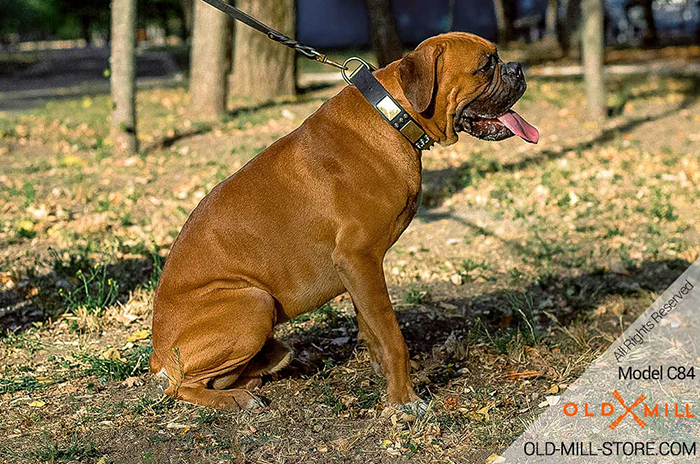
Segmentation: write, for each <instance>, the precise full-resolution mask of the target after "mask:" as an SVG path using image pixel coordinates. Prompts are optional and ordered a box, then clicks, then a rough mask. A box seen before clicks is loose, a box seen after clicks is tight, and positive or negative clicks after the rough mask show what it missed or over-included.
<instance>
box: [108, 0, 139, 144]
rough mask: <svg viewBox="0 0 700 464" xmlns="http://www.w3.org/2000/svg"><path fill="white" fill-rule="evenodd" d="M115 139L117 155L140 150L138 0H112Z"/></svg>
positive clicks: (111, 60) (112, 85)
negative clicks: (137, 77) (137, 127)
mask: <svg viewBox="0 0 700 464" xmlns="http://www.w3.org/2000/svg"><path fill="white" fill-rule="evenodd" d="M111 47H112V54H111V57H110V67H111V78H110V79H111V81H110V83H111V90H112V108H113V110H112V141H113V143H114V152H115V154H117V155H130V154H133V153H136V152H137V151H138V139H137V136H136V0H112V41H111Z"/></svg>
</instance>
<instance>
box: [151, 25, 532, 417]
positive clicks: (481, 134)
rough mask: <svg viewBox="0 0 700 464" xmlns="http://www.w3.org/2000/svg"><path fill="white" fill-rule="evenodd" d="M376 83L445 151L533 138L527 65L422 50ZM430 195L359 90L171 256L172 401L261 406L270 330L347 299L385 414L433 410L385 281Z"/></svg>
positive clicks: (282, 147) (248, 176)
mask: <svg viewBox="0 0 700 464" xmlns="http://www.w3.org/2000/svg"><path fill="white" fill-rule="evenodd" d="M374 75H375V77H376V78H377V80H379V82H380V83H381V84H382V85H383V86H384V87H385V88H386V89H387V90H388V91H389V93H390V94H391V95H392V96H393V97H394V98H395V99H396V101H397V102H398V103H399V104H400V105H401V106H403V107H404V108H405V109H406V110H407V111H408V112H409V113H410V115H411V116H412V117H413V118H414V119H415V120H416V121H417V122H418V123H419V124H420V125H421V126H422V128H423V129H424V130H425V131H426V133H427V134H428V135H429V136H430V137H431V138H432V139H433V140H435V141H437V142H439V143H440V144H442V145H450V144H452V143H455V142H456V141H457V137H458V133H459V132H466V133H468V134H470V135H472V136H474V137H477V138H480V139H485V140H493V141H497V140H503V139H505V138H508V137H511V136H513V135H514V134H517V135H519V136H520V137H521V138H523V139H525V140H527V141H529V142H537V138H538V137H539V135H538V133H537V130H536V129H535V128H534V127H533V126H531V125H529V124H528V123H527V122H525V120H524V119H523V118H522V117H520V116H519V115H518V114H517V113H515V112H514V111H512V110H511V106H513V104H514V103H515V102H516V101H518V99H519V98H520V97H521V96H522V95H523V93H524V92H525V88H526V84H525V77H524V75H523V71H522V68H521V66H520V64H518V63H507V64H506V63H503V62H502V61H501V60H500V59H499V57H498V55H497V51H496V47H495V45H494V44H492V43H491V42H489V41H487V40H485V39H483V38H480V37H478V36H475V35H472V34H467V33H458V32H453V33H448V34H443V35H439V36H435V37H432V38H429V39H427V40H425V41H424V42H422V43H421V44H420V45H418V47H417V48H416V49H415V50H414V51H412V52H410V53H409V54H407V55H406V56H405V57H404V58H402V59H401V60H398V61H395V62H393V63H391V64H389V65H388V66H386V67H384V68H382V69H380V70H378V71H376V72H375V73H374ZM420 191H421V152H420V151H419V150H418V149H416V148H414V147H413V146H412V145H411V143H410V142H409V141H408V140H407V139H406V138H404V137H403V136H402V135H401V133H399V132H398V131H396V130H394V128H393V127H392V126H391V125H389V124H387V122H386V121H385V120H383V118H382V117H381V115H380V114H379V113H378V112H377V111H375V109H374V108H373V107H372V105H370V104H369V103H368V102H367V101H366V100H365V99H364V98H363V96H362V95H361V94H360V92H359V91H358V90H357V89H356V88H355V87H353V86H348V87H346V88H344V89H343V90H342V91H340V92H339V93H338V94H337V95H336V96H335V97H333V98H331V99H330V100H328V101H327V102H325V103H324V104H323V105H322V106H321V107H320V108H319V109H318V110H317V111H316V112H315V113H314V114H312V115H311V116H309V118H308V119H306V120H305V121H304V123H303V124H302V125H301V126H300V127H299V128H297V129H296V130H294V131H293V132H292V133H290V134H288V135H287V136H285V137H283V138H281V139H280V140H278V141H277V142H275V143H274V144H272V145H271V146H270V147H269V148H267V149H266V150H264V151H263V152H262V153H260V154H258V155H257V156H256V157H255V158H253V159H252V160H251V161H250V162H248V163H247V164H246V165H245V166H243V167H242V168H241V169H240V170H239V171H238V172H236V173H235V174H234V175H232V176H231V177H229V178H228V179H226V180H224V181H223V182H221V183H220V184H219V185H217V186H216V187H214V189H213V190H212V191H211V192H210V193H209V194H208V195H207V196H206V197H204V198H203V199H202V201H201V202H200V203H199V205H198V206H197V207H196V208H195V210H194V211H193V212H192V214H191V215H190V217H189V219H188V220H187V222H186V223H185V225H184V226H183V228H182V230H181V231H180V234H179V236H178V238H177V240H176V241H175V243H174V244H173V246H172V249H171V250H170V254H169V256H168V258H167V260H166V263H165V266H164V268H163V273H162V275H161V278H160V282H159V285H158V288H157V290H156V295H155V300H154V305H153V354H152V356H151V362H150V368H151V371H152V372H154V373H160V374H162V375H165V376H167V379H168V386H167V388H166V390H165V393H166V394H168V395H170V396H172V397H174V398H177V399H180V400H184V401H187V402H190V403H196V404H200V405H204V406H211V407H214V408H228V409H254V408H259V407H261V406H262V403H261V401H260V400H259V398H257V397H256V396H255V395H254V394H253V393H252V392H251V390H252V389H254V388H255V387H257V386H259V385H260V384H261V377H262V376H263V375H265V374H270V373H274V372H277V371H279V370H281V369H283V368H284V367H286V366H287V365H288V364H289V363H290V361H291V360H292V352H291V351H290V349H289V348H287V347H286V346H285V345H284V344H283V343H281V342H279V341H278V340H275V339H274V338H273V329H274V327H275V325H276V324H279V323H282V322H285V321H287V320H289V319H292V318H294V317H296V316H298V315H300V314H302V313H305V312H308V311H311V310H314V309H316V308H318V307H319V306H321V305H323V304H324V303H326V302H327V301H329V300H330V299H332V298H334V297H336V296H337V295H339V294H341V293H343V292H346V291H347V292H348V293H349V294H350V297H351V299H352V302H353V305H354V308H355V312H356V314H357V322H358V326H359V334H358V339H360V340H362V341H364V343H365V344H366V345H367V347H368V348H369V354H370V360H371V363H372V366H373V367H374V368H375V370H376V371H377V372H379V373H381V374H383V375H384V376H385V377H386V380H387V400H388V403H391V404H397V405H407V404H409V405H410V404H424V403H420V398H419V397H418V396H417V395H416V394H415V393H414V390H413V385H412V383H411V378H410V365H409V354H408V349H407V347H406V343H405V341H404V338H403V336H402V334H401V330H400V328H399V325H398V323H397V320H396V315H395V313H394V310H393V307H392V304H391V301H390V298H389V293H388V291H387V285H386V280H385V276H384V271H383V266H382V263H383V260H384V255H385V254H386V252H387V250H388V249H389V248H390V247H391V246H392V245H393V244H394V243H395V242H396V240H397V239H398V238H399V236H400V235H401V233H402V232H403V231H404V229H406V227H407V226H408V225H409V223H410V222H411V220H412V219H413V216H414V215H415V213H416V210H417V209H418V204H419V195H420Z"/></svg>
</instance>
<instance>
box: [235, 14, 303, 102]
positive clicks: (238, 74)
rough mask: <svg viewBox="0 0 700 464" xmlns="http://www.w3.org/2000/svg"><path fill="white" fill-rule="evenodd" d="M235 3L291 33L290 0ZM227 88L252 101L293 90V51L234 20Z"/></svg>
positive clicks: (293, 20)
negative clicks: (230, 67) (229, 75)
mask: <svg viewBox="0 0 700 464" xmlns="http://www.w3.org/2000/svg"><path fill="white" fill-rule="evenodd" d="M236 4H237V7H238V8H240V9H241V10H243V11H245V12H246V13H248V14H250V15H251V16H253V17H254V18H257V19H258V20H260V21H261V22H263V23H265V24H267V25H268V26H270V27H272V28H273V29H276V30H278V31H279V32H281V33H282V34H285V35H287V36H290V37H294V32H295V28H296V11H295V9H294V0H238V1H237V2H236ZM234 36H235V42H234V45H233V56H234V59H233V74H232V75H231V80H230V84H231V92H232V93H235V94H237V95H241V96H245V97H249V98H251V99H252V100H255V101H265V100H270V99H272V98H274V97H277V96H280V95H294V94H295V93H296V77H297V76H296V74H297V72H296V71H297V66H296V55H295V52H294V51H293V50H291V49H289V48H287V47H285V46H283V45H280V44H279V43H276V42H274V41H272V40H270V39H268V38H267V36H265V34H261V33H260V32H258V31H256V30H254V29H252V28H250V27H248V26H245V25H240V24H237V25H236V27H235V28H234Z"/></svg>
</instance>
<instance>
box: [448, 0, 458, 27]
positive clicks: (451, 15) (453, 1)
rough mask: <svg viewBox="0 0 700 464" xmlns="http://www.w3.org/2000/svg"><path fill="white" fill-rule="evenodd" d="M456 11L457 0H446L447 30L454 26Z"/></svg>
mask: <svg viewBox="0 0 700 464" xmlns="http://www.w3.org/2000/svg"><path fill="white" fill-rule="evenodd" d="M456 12H457V0H447V32H450V31H451V30H452V29H454V27H455V13H456Z"/></svg>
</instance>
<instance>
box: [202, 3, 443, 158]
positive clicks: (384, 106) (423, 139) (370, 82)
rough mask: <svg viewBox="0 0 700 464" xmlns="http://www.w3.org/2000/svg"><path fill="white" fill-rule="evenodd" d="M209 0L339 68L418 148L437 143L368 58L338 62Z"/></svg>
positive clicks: (247, 22)
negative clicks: (391, 91) (350, 68)
mask: <svg viewBox="0 0 700 464" xmlns="http://www.w3.org/2000/svg"><path fill="white" fill-rule="evenodd" d="M202 1H203V2H206V3H208V4H209V5H211V6H213V7H214V8H216V9H217V10H219V11H221V12H222V13H224V14H226V15H228V16H230V17H231V18H233V19H235V20H237V21H240V22H242V23H244V24H247V25H248V26H250V27H252V28H253V29H255V30H257V31H260V32H262V33H263V34H265V35H266V36H267V37H269V38H270V39H272V40H274V41H275V42H279V43H281V44H282V45H286V46H287V47H289V48H292V49H294V50H296V51H297V52H299V53H300V54H302V55H303V56H305V57H306V58H309V59H312V60H315V61H318V62H320V63H323V64H327V65H329V66H333V67H335V68H338V69H340V70H341V71H340V72H341V74H342V75H343V79H345V82H347V83H348V84H350V85H354V86H355V87H356V88H357V90H359V91H360V93H361V94H362V96H363V97H365V99H366V100H367V101H368V102H369V103H370V104H371V105H372V107H373V108H374V109H375V110H376V111H377V112H378V113H379V114H381V115H382V117H383V118H384V120H385V121H387V122H388V123H389V124H390V125H391V126H392V127H393V128H394V129H396V130H398V131H399V132H400V133H401V135H403V136H404V137H405V138H406V139H407V140H408V141H409V142H411V145H413V147H414V148H416V149H417V150H424V149H426V148H430V147H432V146H433V144H434V143H435V141H434V140H432V139H431V138H430V136H429V135H428V134H427V133H426V132H425V130H423V128H422V127H421V126H420V124H418V121H416V120H415V119H413V118H412V117H411V116H410V115H409V114H408V112H407V111H406V110H404V109H403V108H402V107H401V105H399V103H398V102H397V101H396V100H394V97H392V96H391V94H389V92H387V90H386V89H385V88H384V86H383V85H382V84H381V83H380V82H379V81H378V80H377V78H376V77H374V75H373V74H372V71H375V69H374V67H372V66H371V65H370V64H369V63H367V62H366V61H365V60H363V59H361V58H357V57H352V58H349V59H347V60H346V61H345V63H343V64H339V63H336V62H335V61H332V60H330V59H328V57H327V56H326V55H324V54H323V53H320V52H318V51H316V50H315V49H313V48H311V47H307V46H306V45H302V44H300V43H299V42H297V41H296V40H294V39H292V38H291V37H287V36H286V35H284V34H282V33H281V32H278V31H276V30H274V29H272V28H271V27H269V26H267V25H265V24H263V23H261V22H260V21H258V20H257V19H255V18H253V17H252V16H249V15H247V14H246V13H244V12H242V11H241V10H239V9H238V8H236V7H234V6H231V5H229V4H228V3H226V2H224V1H223V0H202ZM352 61H357V62H359V63H360V65H359V66H358V67H357V69H355V71H353V72H352V73H351V74H350V76H348V75H347V74H346V71H347V70H348V66H347V65H348V63H350V62H352Z"/></svg>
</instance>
